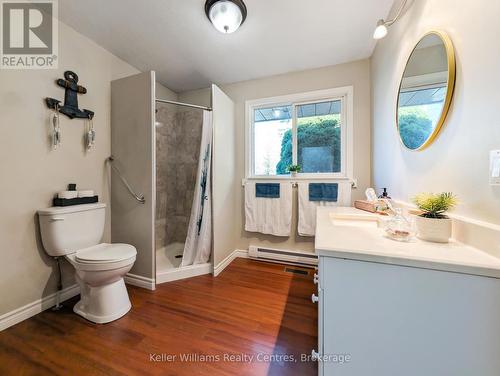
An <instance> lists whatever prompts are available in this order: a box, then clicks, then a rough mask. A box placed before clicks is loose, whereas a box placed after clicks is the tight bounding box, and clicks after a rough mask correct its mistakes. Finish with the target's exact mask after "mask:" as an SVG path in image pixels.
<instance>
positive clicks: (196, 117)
mask: <svg viewBox="0 0 500 376" xmlns="http://www.w3.org/2000/svg"><path fill="white" fill-rule="evenodd" d="M157 109H158V112H157V113H156V121H157V122H160V123H162V126H160V127H157V128H156V249H160V248H163V247H165V246H166V245H168V244H171V243H175V242H180V243H184V241H185V240H186V236H187V229H188V225H189V219H190V216H191V206H192V203H193V195H194V189H195V185H196V172H197V168H198V157H199V154H200V142H201V130H202V128H201V127H202V122H203V111H202V110H196V109H186V108H181V107H179V106H176V105H170V104H160V105H158V106H157Z"/></svg>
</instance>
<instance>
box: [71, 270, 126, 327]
mask: <svg viewBox="0 0 500 376" xmlns="http://www.w3.org/2000/svg"><path fill="white" fill-rule="evenodd" d="M77 280H78V283H79V285H80V301H79V302H78V303H76V304H75V306H74V308H73V312H75V313H76V314H77V315H80V316H82V317H83V318H84V319H87V320H89V321H92V322H94V323H96V324H105V323H108V322H111V321H114V320H117V319H119V318H120V317H122V316H124V315H125V314H126V313H127V312H128V311H130V308H132V305H131V303H130V299H129V297H128V293H127V288H126V287H125V282H124V281H123V278H120V279H119V280H117V281H115V282H113V283H110V284H109V285H104V286H97V287H93V286H89V285H87V284H85V283H84V282H83V281H82V280H81V279H80V278H78V277H77Z"/></svg>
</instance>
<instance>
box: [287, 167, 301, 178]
mask: <svg viewBox="0 0 500 376" xmlns="http://www.w3.org/2000/svg"><path fill="white" fill-rule="evenodd" d="M300 170H301V167H300V165H290V166H288V172H290V174H292V176H296V175H297V173H298V172H300Z"/></svg>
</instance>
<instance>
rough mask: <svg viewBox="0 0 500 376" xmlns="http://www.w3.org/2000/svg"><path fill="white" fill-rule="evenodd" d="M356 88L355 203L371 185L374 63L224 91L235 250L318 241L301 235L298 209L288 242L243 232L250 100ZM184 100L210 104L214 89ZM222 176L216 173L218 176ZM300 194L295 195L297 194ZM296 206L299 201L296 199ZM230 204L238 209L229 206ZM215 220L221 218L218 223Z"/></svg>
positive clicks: (299, 246)
mask: <svg viewBox="0 0 500 376" xmlns="http://www.w3.org/2000/svg"><path fill="white" fill-rule="evenodd" d="M350 85H352V86H354V177H355V178H357V179H358V186H359V188H358V189H357V190H354V191H353V199H358V198H362V197H364V191H365V189H366V188H367V187H369V186H370V180H371V179H370V168H371V166H370V163H371V158H370V156H371V150H370V147H371V143H370V121H371V120H370V61H369V60H360V61H355V62H351V63H346V64H341V65H336V66H331V67H325V68H320V69H313V70H307V71H301V72H294V73H288V74H283V75H278V76H273V77H267V78H262V79H256V80H251V81H244V82H238V83H234V84H229V85H222V86H221V88H222V90H224V92H225V93H226V94H227V95H228V96H229V97H230V98H231V99H232V100H233V101H234V102H235V105H236V123H235V132H236V135H235V137H236V140H235V141H233V140H231V139H228V140H227V143H232V142H235V147H236V153H237V154H236V175H235V176H234V179H235V181H234V184H235V185H234V186H235V189H236V195H237V198H236V201H235V204H234V208H233V210H234V219H235V221H236V228H237V229H238V230H237V231H238V234H237V235H236V239H235V241H234V248H235V249H248V246H249V245H257V246H268V247H275V248H283V249H299V250H305V251H312V250H313V249H314V239H313V238H307V237H300V236H298V235H297V233H296V230H297V226H296V222H297V219H296V218H297V210H296V205H295V204H294V211H293V222H292V229H293V232H292V236H290V237H289V238H283V237H275V236H269V235H259V234H254V233H249V232H246V231H244V229H243V225H244V206H243V205H244V196H243V189H242V187H241V180H242V179H243V178H244V177H245V136H246V135H245V101H247V100H252V99H258V98H266V97H273V96H279V95H286V94H292V93H302V92H307V91H313V90H321V89H329V88H335V87H342V86H350ZM179 100H181V101H187V102H190V103H196V104H201V105H209V104H210V91H209V89H202V90H196V91H191V92H185V93H180V94H179ZM215 173H217V171H214V174H215ZM294 194H296V192H294ZM294 202H296V199H294ZM228 205H233V203H232V202H228ZM215 220H216V218H215Z"/></svg>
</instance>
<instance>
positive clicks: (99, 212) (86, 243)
mask: <svg viewBox="0 0 500 376" xmlns="http://www.w3.org/2000/svg"><path fill="white" fill-rule="evenodd" d="M105 209H106V205H105V204H101V203H96V204H85V205H74V206H65V207H59V206H55V207H52V208H48V209H42V210H39V211H38V220H39V222H40V232H41V235H42V243H43V247H44V248H45V251H46V252H47V253H48V254H49V255H50V256H64V255H68V254H71V253H74V252H76V251H77V250H79V249H83V248H87V247H91V246H93V245H97V244H99V243H100V242H101V239H102V235H103V233H104V219H105V211H106V210H105Z"/></svg>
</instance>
